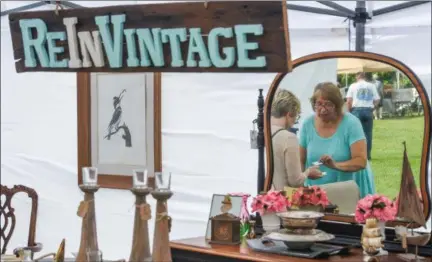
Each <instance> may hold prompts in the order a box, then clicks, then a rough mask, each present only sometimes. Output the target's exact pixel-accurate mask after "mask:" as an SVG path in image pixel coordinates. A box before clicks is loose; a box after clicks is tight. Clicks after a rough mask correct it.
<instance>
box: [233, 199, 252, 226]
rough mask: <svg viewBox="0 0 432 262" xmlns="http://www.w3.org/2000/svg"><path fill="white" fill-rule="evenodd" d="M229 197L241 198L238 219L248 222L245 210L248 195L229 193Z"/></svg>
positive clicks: (246, 210)
mask: <svg viewBox="0 0 432 262" xmlns="http://www.w3.org/2000/svg"><path fill="white" fill-rule="evenodd" d="M229 195H230V196H241V197H242V204H241V210H240V219H241V221H243V222H244V221H248V220H249V211H248V209H247V201H248V198H249V197H250V194H246V193H230V194H229Z"/></svg>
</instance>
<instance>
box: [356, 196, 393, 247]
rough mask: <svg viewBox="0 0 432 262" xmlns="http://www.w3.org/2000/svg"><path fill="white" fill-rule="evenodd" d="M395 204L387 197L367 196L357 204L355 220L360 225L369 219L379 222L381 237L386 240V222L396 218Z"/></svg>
mask: <svg viewBox="0 0 432 262" xmlns="http://www.w3.org/2000/svg"><path fill="white" fill-rule="evenodd" d="M396 212H397V210H396V208H394V203H393V201H391V200H390V199H388V198H387V197H385V196H382V195H379V194H375V195H367V196H365V197H364V198H362V199H360V200H359V201H358V202H357V206H356V211H355V220H356V221H357V222H358V223H365V222H366V220H367V219H376V220H377V221H378V224H379V227H380V230H381V236H382V238H383V239H385V222H387V221H391V220H394V219H395V218H396Z"/></svg>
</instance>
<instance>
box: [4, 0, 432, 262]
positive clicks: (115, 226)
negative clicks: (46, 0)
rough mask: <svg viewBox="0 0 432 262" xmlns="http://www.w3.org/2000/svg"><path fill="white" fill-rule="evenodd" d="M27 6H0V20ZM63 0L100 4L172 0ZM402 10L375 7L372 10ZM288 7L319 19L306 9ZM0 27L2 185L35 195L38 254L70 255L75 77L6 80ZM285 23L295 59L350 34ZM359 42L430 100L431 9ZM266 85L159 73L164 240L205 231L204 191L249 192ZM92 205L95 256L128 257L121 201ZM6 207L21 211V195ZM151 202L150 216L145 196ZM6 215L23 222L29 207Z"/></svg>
mask: <svg viewBox="0 0 432 262" xmlns="http://www.w3.org/2000/svg"><path fill="white" fill-rule="evenodd" d="M36 2H38V1H2V2H1V8H2V10H1V11H2V12H3V11H6V10H11V9H13V8H17V7H20V6H24V5H28V4H31V3H36ZM71 2H72V3H75V4H78V5H81V6H85V7H99V6H107V5H125V4H146V3H150V2H165V3H166V2H172V1H145V2H144V1H71ZM401 2H403V1H374V3H373V5H374V6H373V8H374V9H379V8H382V7H386V6H390V5H395V4H398V3H401ZM290 3H294V4H296V5H303V6H311V7H317V8H324V9H329V10H330V8H329V7H326V6H323V5H321V4H319V3H317V2H313V1H290ZM336 3H338V4H339V5H342V6H345V7H347V8H350V9H351V10H354V7H355V2H354V1H336ZM54 9H55V6H54V5H43V6H40V7H38V8H36V9H33V10H54ZM1 19H2V21H1V46H2V48H1V74H2V77H1V109H2V110H1V135H2V148H1V150H2V155H1V161H2V167H1V174H2V184H7V185H13V184H25V185H30V186H32V187H34V188H35V189H36V190H37V192H38V194H39V216H38V226H37V233H36V240H37V241H38V242H42V243H43V244H44V251H46V252H47V253H48V252H52V251H54V250H56V249H57V247H58V244H59V243H60V241H61V239H62V238H66V241H67V242H66V243H67V247H66V249H67V252H68V253H69V252H74V251H76V250H77V249H78V244H79V238H80V220H79V218H78V217H76V208H77V206H78V203H79V201H80V200H81V199H82V195H81V192H80V191H79V189H78V188H77V185H76V180H77V179H76V166H77V159H76V156H77V147H76V145H77V140H76V106H77V105H76V77H75V74H72V73H24V74H17V73H16V72H15V68H14V58H13V52H12V44H11V38H10V32H9V25H8V17H7V15H6V16H2V18H1ZM288 19H289V28H290V37H291V53H292V55H293V57H294V58H298V57H301V56H304V55H308V54H312V53H316V52H322V51H335V50H354V45H355V28H354V27H353V25H352V23H350V22H349V20H346V18H343V17H337V16H328V15H318V14H311V13H305V12H300V11H292V10H289V11H288ZM365 37H366V46H365V49H366V51H369V52H375V53H379V54H383V55H387V56H390V57H393V58H395V59H397V60H400V61H402V62H403V63H404V64H406V65H407V66H408V67H410V68H411V69H412V70H413V71H414V72H415V73H416V74H417V75H418V76H419V77H420V79H421V81H422V82H423V84H424V86H425V89H426V90H427V92H428V94H429V98H431V97H432V96H431V91H430V90H431V4H423V5H419V6H415V7H411V8H407V9H403V10H400V11H396V12H393V13H389V14H385V15H380V16H376V17H373V18H372V20H370V21H368V22H367V24H366V35H365ZM274 77H275V74H174V73H164V74H163V75H162V78H163V79H162V83H163V88H162V114H163V115H162V160H163V163H162V164H163V168H164V169H169V170H170V171H172V172H173V179H172V187H173V189H174V190H175V195H174V197H173V198H172V199H171V200H170V202H169V204H168V205H169V207H170V209H169V211H170V213H171V216H172V217H173V227H172V233H171V238H172V239H178V238H184V237H195V236H200V235H203V234H204V232H205V228H206V223H207V219H208V212H209V204H210V199H211V195H212V194H213V193H227V192H239V191H243V192H248V193H250V194H255V193H256V192H255V191H256V176H257V151H256V150H252V149H250V145H249V137H248V136H249V130H250V129H251V121H252V119H254V118H255V117H256V114H257V106H256V99H257V95H258V91H257V90H258V88H263V89H264V92H265V93H266V92H267V90H268V88H269V86H270V84H271V82H272V80H273V78H274ZM251 79H253V80H252V81H251ZM294 91H295V90H294ZM304 103H306V104H307V101H304ZM429 173H430V171H429ZM96 199H97V200H96V201H97V205H96V209H97V219H98V235H99V246H100V247H101V250H102V251H103V252H104V257H107V258H114V259H115V258H119V257H127V256H128V254H129V252H130V244H131V238H132V221H133V211H134V208H133V201H134V200H133V196H132V194H131V193H130V192H128V191H120V190H109V189H102V190H100V191H99V192H98V193H97V195H96ZM17 203H19V204H18V205H24V206H25V205H27V206H28V201H27V199H26V197H25V196H24V197H22V198H20V199H19V200H18V202H17ZM150 204H151V205H152V208H154V207H155V205H154V204H155V203H154V201H153V200H152V199H150ZM17 212H18V216H21V217H26V215H25V214H26V212H28V210H24V211H20V210H19V209H17ZM20 212H22V213H20ZM59 221H61V223H60V222H59ZM27 223H28V220H27V221H19V222H18V225H17V228H16V230H15V235H14V237H13V238H12V240H11V242H10V244H9V245H10V246H11V247H12V246H17V245H19V244H24V243H25V240H26V239H27V228H28V227H27V225H28V224H27ZM150 223H151V225H152V224H153V223H154V220H151V221H150ZM429 231H430V224H429ZM150 233H151V234H152V233H153V226H151V227H150Z"/></svg>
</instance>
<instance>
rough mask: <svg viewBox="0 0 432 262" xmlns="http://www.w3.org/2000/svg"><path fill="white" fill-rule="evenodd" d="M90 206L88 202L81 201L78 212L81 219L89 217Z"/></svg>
mask: <svg viewBox="0 0 432 262" xmlns="http://www.w3.org/2000/svg"><path fill="white" fill-rule="evenodd" d="M88 205H89V203H88V202H87V201H81V202H80V204H79V206H78V211H77V215H78V216H79V217H82V218H83V217H85V216H86V215H87V212H88Z"/></svg>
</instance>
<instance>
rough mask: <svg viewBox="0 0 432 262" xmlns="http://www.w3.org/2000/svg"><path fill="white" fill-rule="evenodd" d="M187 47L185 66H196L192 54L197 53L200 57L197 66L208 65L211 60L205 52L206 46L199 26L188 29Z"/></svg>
mask: <svg viewBox="0 0 432 262" xmlns="http://www.w3.org/2000/svg"><path fill="white" fill-rule="evenodd" d="M189 38H190V39H189V48H188V54H187V62H186V66H187V67H196V66H197V62H196V61H195V58H194V54H195V53H197V54H198V55H199V57H200V61H199V63H198V64H199V67H210V66H211V61H210V58H209V55H208V53H207V48H206V46H205V44H204V41H203V39H202V36H201V28H191V29H189Z"/></svg>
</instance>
